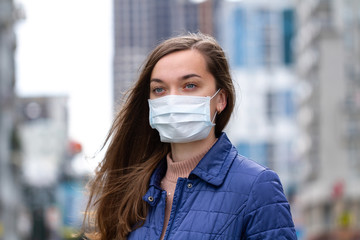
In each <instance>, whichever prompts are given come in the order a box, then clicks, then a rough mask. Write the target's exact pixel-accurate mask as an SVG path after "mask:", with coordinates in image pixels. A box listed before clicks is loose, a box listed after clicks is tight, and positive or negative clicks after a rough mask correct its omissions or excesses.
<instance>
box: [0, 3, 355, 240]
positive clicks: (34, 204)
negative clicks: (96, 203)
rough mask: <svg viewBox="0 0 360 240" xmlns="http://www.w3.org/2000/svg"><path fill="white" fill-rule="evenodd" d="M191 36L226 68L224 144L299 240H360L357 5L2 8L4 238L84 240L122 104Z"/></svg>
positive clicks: (0, 197) (0, 229) (0, 224)
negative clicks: (91, 187) (252, 166)
mask: <svg viewBox="0 0 360 240" xmlns="http://www.w3.org/2000/svg"><path fill="white" fill-rule="evenodd" d="M197 31H201V32H203V33H206V34H210V35H212V36H214V37H215V38H216V39H217V40H218V41H219V43H220V45H221V46H222V47H223V48H224V50H225V52H226V54H227V57H228V60H229V62H230V65H231V73H232V76H233V80H234V82H235V85H236V91H237V104H236V109H235V112H234V115H233V117H232V119H231V122H230V123H229V125H228V127H227V128H226V132H227V134H228V136H229V138H230V139H231V140H232V142H233V143H234V144H235V145H236V147H237V148H238V150H239V152H240V154H242V155H245V156H247V157H250V158H251V159H253V160H254V161H257V162H259V163H260V164H263V165H265V166H267V167H269V168H271V169H274V170H275V171H276V172H277V173H278V174H279V176H280V178H281V181H282V183H283V186H284V192H285V194H286V196H287V198H288V200H289V202H290V204H291V211H292V215H293V219H294V222H295V226H296V231H297V235H298V239H299V240H327V239H330V240H358V239H360V1H359V0H271V1H269V0H268V1H265V0H102V1H95V0H91V1H86V0H72V1H70V0H32V1H25V0H0V240H60V239H79V237H77V236H76V233H78V232H79V231H80V228H81V224H82V212H83V211H84V209H85V204H86V188H85V184H86V182H87V180H88V179H89V177H91V176H92V174H93V171H94V169H95V167H96V166H97V164H98V162H99V161H101V158H102V156H103V154H104V150H102V151H101V147H102V144H103V142H104V140H105V137H106V134H107V132H108V130H109V127H110V125H111V121H112V118H113V116H114V114H115V113H116V111H117V109H118V108H119V106H120V104H121V97H122V96H123V94H124V93H125V92H126V90H128V89H129V88H130V87H131V86H132V84H133V83H134V81H135V80H136V79H137V76H138V75H139V70H140V68H141V65H142V63H143V62H144V60H145V58H146V56H147V54H148V53H149V52H150V51H151V50H152V49H153V48H154V47H155V46H156V45H157V44H158V43H159V42H160V41H161V40H164V39H166V38H168V37H171V36H174V35H178V34H182V33H186V32H197ZM105 148H106V147H105Z"/></svg>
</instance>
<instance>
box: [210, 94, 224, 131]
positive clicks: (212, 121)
mask: <svg viewBox="0 0 360 240" xmlns="http://www.w3.org/2000/svg"><path fill="white" fill-rule="evenodd" d="M220 90H221V88H219V89H218V90H217V91H216V93H215V94H214V95H213V96H212V97H211V98H210V100H211V99H213V98H214V97H215V96H216V94H218V93H219V92H220ZM217 114H218V111H215V115H214V117H213V119H212V120H211V123H212V124H214V125H215V123H214V121H215V118H216V115H217Z"/></svg>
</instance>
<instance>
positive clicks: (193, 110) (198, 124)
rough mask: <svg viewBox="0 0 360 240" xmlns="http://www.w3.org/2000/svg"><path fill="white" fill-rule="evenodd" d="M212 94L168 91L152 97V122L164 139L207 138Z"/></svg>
mask: <svg viewBox="0 0 360 240" xmlns="http://www.w3.org/2000/svg"><path fill="white" fill-rule="evenodd" d="M219 91H220V89H219V90H218V91H217V92H216V93H215V94H214V95H213V96H212V97H200V96H187V95H167V96H165V97H160V98H157V99H149V100H148V102H149V108H150V113H149V121H150V126H151V127H152V128H155V129H156V130H157V131H158V132H159V134H160V140H161V141H162V142H172V143H186V142H193V141H197V140H201V139H204V138H206V137H207V136H208V135H209V133H210V130H211V128H212V127H213V126H214V125H215V123H213V121H214V119H215V116H216V113H215V115H214V117H213V118H211V117H210V115H211V114H210V100H211V99H212V98H213V97H215V96H216V94H217V93H218V92H219Z"/></svg>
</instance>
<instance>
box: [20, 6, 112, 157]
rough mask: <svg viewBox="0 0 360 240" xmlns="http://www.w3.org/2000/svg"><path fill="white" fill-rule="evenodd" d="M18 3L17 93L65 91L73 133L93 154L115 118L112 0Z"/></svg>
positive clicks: (40, 94) (59, 92) (58, 92)
mask: <svg viewBox="0 0 360 240" xmlns="http://www.w3.org/2000/svg"><path fill="white" fill-rule="evenodd" d="M18 3H19V4H20V5H22V7H23V9H24V11H25V16H26V18H25V20H23V21H20V22H19V23H18V25H17V30H16V34H17V50H16V52H17V55H16V64H17V66H16V68H17V76H16V77H17V79H16V80H17V83H16V91H17V94H18V95H19V96H56V95H67V96H68V97H69V104H68V110H69V136H70V138H71V139H74V140H76V141H79V142H80V143H81V144H82V145H83V149H84V153H85V154H86V155H90V156H91V155H94V154H95V152H96V151H97V150H99V148H100V147H101V144H102V143H103V141H104V138H105V136H106V134H107V131H108V129H109V127H110V123H111V118H112V90H111V88H112V5H111V4H112V1H111V0H31V1H25V0H18Z"/></svg>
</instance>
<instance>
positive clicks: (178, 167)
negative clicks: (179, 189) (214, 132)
mask: <svg viewBox="0 0 360 240" xmlns="http://www.w3.org/2000/svg"><path fill="white" fill-rule="evenodd" d="M216 141H217V139H216V140H215V142H216ZM215 142H213V143H212V144H210V145H209V146H207V148H205V151H203V152H201V153H200V154H198V155H195V156H193V157H192V158H190V159H188V160H185V161H181V162H174V161H173V160H172V156H171V153H168V155H167V156H166V160H167V171H166V174H165V177H164V178H163V179H162V180H161V188H162V189H164V190H165V191H166V208H165V219H164V227H163V230H162V233H161V238H160V239H161V240H162V239H164V236H165V232H166V227H167V225H168V222H169V219H170V213H171V206H172V202H173V199H174V192H175V187H176V182H177V180H178V178H187V177H189V175H190V173H191V171H192V170H193V169H194V168H195V167H196V166H197V164H198V163H199V162H200V160H201V159H202V158H203V157H204V156H205V154H206V153H207V152H208V151H209V150H210V148H211V147H212V146H213V145H214V144H215Z"/></svg>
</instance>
